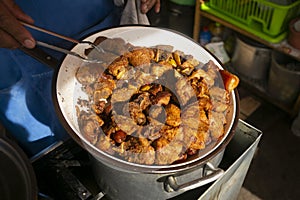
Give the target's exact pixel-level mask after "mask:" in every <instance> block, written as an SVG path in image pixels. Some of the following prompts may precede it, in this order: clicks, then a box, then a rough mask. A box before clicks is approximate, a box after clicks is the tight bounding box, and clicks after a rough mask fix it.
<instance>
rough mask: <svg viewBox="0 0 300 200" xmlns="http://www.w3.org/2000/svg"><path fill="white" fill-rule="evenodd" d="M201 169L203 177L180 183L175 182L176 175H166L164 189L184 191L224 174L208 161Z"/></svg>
mask: <svg viewBox="0 0 300 200" xmlns="http://www.w3.org/2000/svg"><path fill="white" fill-rule="evenodd" d="M206 168H208V169H206ZM203 169H204V171H203V174H204V175H203V177H201V178H199V179H196V180H193V181H191V182H188V183H184V184H181V185H178V184H177V181H176V177H174V176H169V177H167V179H166V181H165V190H166V191H167V192H175V191H176V192H186V191H189V190H192V189H195V188H198V187H201V186H203V185H206V184H208V183H210V182H213V181H215V180H217V179H218V178H220V177H221V176H222V175H223V174H224V170H223V169H220V168H215V167H214V166H213V164H211V163H210V162H208V163H206V164H205V167H204V168H203Z"/></svg>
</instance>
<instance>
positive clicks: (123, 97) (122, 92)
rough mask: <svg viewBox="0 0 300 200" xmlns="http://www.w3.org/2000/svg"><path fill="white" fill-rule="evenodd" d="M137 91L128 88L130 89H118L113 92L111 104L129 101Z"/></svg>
mask: <svg viewBox="0 0 300 200" xmlns="http://www.w3.org/2000/svg"><path fill="white" fill-rule="evenodd" d="M136 91H137V88H134V87H128V88H125V87H124V88H117V89H114V90H113V93H112V96H111V102H112V103H116V102H122V101H129V100H130V98H131V96H132V95H133V94H134V93H135V92H136Z"/></svg>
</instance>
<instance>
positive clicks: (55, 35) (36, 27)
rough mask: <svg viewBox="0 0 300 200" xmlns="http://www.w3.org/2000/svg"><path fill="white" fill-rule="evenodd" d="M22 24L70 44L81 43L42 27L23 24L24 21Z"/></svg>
mask: <svg viewBox="0 0 300 200" xmlns="http://www.w3.org/2000/svg"><path fill="white" fill-rule="evenodd" d="M20 23H21V24H23V25H24V26H26V27H28V28H32V29H34V30H37V31H40V32H43V33H46V34H48V35H52V36H54V37H58V38H61V39H64V40H67V41H69V42H72V43H75V44H78V43H80V42H79V41H78V40H75V39H73V38H70V37H67V36H64V35H60V34H58V33H55V32H52V31H49V30H46V29H44V28H41V27H38V26H35V25H32V24H28V23H26V22H22V21H20Z"/></svg>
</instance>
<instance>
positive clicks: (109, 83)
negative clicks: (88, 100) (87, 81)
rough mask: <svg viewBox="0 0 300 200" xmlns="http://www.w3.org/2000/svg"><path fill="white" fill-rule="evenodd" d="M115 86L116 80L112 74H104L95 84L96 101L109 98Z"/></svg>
mask: <svg viewBox="0 0 300 200" xmlns="http://www.w3.org/2000/svg"><path fill="white" fill-rule="evenodd" d="M115 87H116V84H115V81H114V80H113V79H112V77H111V76H108V75H102V76H101V77H100V78H99V79H98V80H97V82H96V83H95V84H94V102H98V101H101V100H104V99H107V98H108V97H109V96H110V95H111V94H112V91H113V89H115Z"/></svg>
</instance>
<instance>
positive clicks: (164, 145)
mask: <svg viewBox="0 0 300 200" xmlns="http://www.w3.org/2000/svg"><path fill="white" fill-rule="evenodd" d="M161 133H162V136H161V137H160V138H159V139H157V140H156V141H155V142H154V146H155V148H156V161H155V163H156V164H159V165H163V164H170V163H173V162H175V161H176V160H179V159H180V158H181V156H182V154H183V153H184V152H185V151H186V147H185V146H184V144H183V142H182V141H183V139H184V132H183V130H182V128H178V127H176V128H174V127H170V126H164V128H162V130H161Z"/></svg>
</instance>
